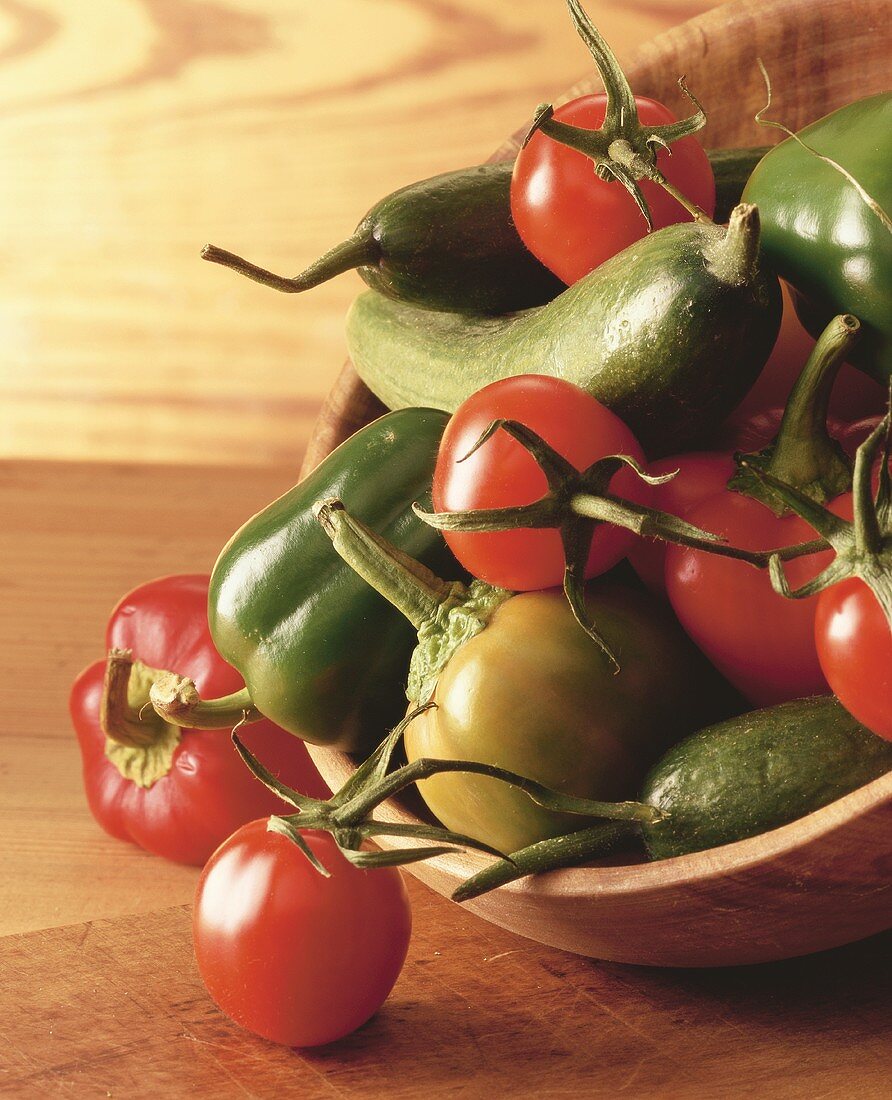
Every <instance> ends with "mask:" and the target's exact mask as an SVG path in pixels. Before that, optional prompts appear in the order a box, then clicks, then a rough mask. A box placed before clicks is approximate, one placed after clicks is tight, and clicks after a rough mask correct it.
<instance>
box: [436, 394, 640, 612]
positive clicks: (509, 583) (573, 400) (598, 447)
mask: <svg viewBox="0 0 892 1100" xmlns="http://www.w3.org/2000/svg"><path fill="white" fill-rule="evenodd" d="M499 419H510V420H516V421H519V422H520V423H521V424H523V425H525V426H526V427H528V428H531V429H532V430H533V431H534V432H536V433H537V434H538V435H540V436H541V437H542V438H543V439H545V441H546V442H547V443H549V444H550V445H551V446H552V447H553V448H554V449H555V450H556V451H557V452H558V453H559V454H561V455H562V456H563V457H564V458H565V459H567V461H568V462H570V463H571V464H572V465H573V466H575V467H576V469H577V470H585V469H586V468H587V467H588V466H590V465H591V464H592V463H593V462H595V461H596V460H597V459H599V458H603V457H605V456H607V455H613V454H626V455H630V456H631V457H633V458H634V459H635V460H636V461H638V462H639V463H641V464H642V465H643V463H644V461H645V459H644V452H643V451H642V449H641V446H640V444H639V443H638V441H637V440H636V438H635V436H634V435H633V434H632V432H631V431H630V429H629V428H627V427H626V425H625V424H624V423H623V421H622V420H620V419H619V417H618V416H616V415H615V414H614V413H612V412H611V411H610V410H609V409H608V408H606V407H605V406H604V405H602V404H601V403H600V402H599V401H596V400H595V398H594V397H591V396H590V395H589V394H587V393H586V392H585V391H584V390H581V389H580V388H579V387H578V386H574V385H573V384H572V383H570V382H565V381H563V380H562V379H560V378H550V377H546V376H544V375H538V374H523V375H517V376H516V377H514V378H503V379H501V380H500V381H498V382H493V383H491V384H490V385H488V386H484V387H483V389H481V390H478V391H477V393H475V394H472V395H471V396H470V397H469V398H468V399H467V400H466V401H464V402H463V403H462V404H461V405H460V406H459V407H458V409H457V410H456V411H455V413H454V414H453V416H452V419H451V420H450V421H449V423H448V424H447V425H446V431H445V432H444V434H443V439H442V442H441V444H440V450H439V453H438V455H437V464H436V468H435V471H434V484H433V504H434V510H435V511H436V512H461V511H469V510H477V509H489V508H506V507H511V506H515V505H521V504H531V503H532V502H534V501H536V500H538V499H539V498H540V497H542V496H544V495H545V493H546V492H547V491H548V483H547V481H546V477H545V474H544V473H543V472H542V470H541V468H540V467H539V465H538V463H537V462H536V460H535V459H534V458H533V456H532V455H531V454H530V453H529V452H528V451H527V450H526V449H525V448H524V447H523V446H522V445H521V444H520V443H518V442H517V441H516V440H515V439H512V438H511V437H510V436H509V435H507V434H506V433H505V432H503V431H498V432H496V433H495V434H494V435H492V436H491V437H490V438H489V439H488V440H487V441H486V442H485V443H484V444H483V445H482V446H481V447H479V448H478V449H477V450H476V451H475V452H474V453H473V454H472V455H471V456H470V457H465V456H466V455H467V454H468V452H469V451H470V450H471V449H472V448H473V446H474V444H475V443H476V442H477V440H478V439H479V438H480V436H481V435H482V434H483V432H484V431H485V430H486V428H488V427H489V425H490V424H491V423H492V422H493V421H494V420H499ZM609 488H610V492H611V493H614V494H616V495H618V496H622V497H625V498H627V499H630V500H634V501H637V502H639V503H645V502H646V501H647V500H649V499H650V488H649V486H647V485H646V484H645V483H644V482H643V481H642V480H641V479H640V478H639V477H638V475H637V474H636V473H635V472H634V471H633V470H631V469H629V468H628V467H625V466H624V467H622V468H621V469H620V470H619V471H618V472H617V473H616V474H615V475H614V476H613V478H612V479H611V481H610V486H609ZM444 536H445V538H446V542H447V543H448V545H449V548H450V550H451V551H452V552H453V554H455V556H456V558H457V559H458V560H459V561H460V562H461V564H462V565H463V566H464V567H465V568H466V569H467V570H468V572H469V573H471V574H473V575H474V576H475V577H478V578H479V579H480V580H484V581H487V582H488V583H489V584H493V585H497V586H500V587H502V588H510V589H512V590H514V591H519V592H520V591H524V592H528V591H535V590H538V589H540V588H551V587H554V586H556V585H559V584H561V582H562V580H563V575H564V549H563V545H562V542H561V536H560V534H559V532H558V531H557V530H556V529H538V530H531V529H528V528H522V529H518V530H511V531H472V532H460V531H444ZM634 538H635V536H634V535H633V534H632V533H631V532H629V531H626V530H625V529H623V528H620V527H613V526H608V525H606V524H605V525H602V526H600V527H599V528H598V529H597V530H596V532H595V535H594V538H593V540H592V546H591V551H590V553H589V558H588V565H587V569H586V576H587V577H594V576H598V575H600V574H601V573H603V572H605V571H606V570H607V569H609V568H611V566H613V565H615V564H616V563H617V562H618V561H620V560H621V559H622V558H623V557H624V556H625V554H626V551H627V550H628V548H629V546H630V545H631V543H632V541H633V540H634Z"/></svg>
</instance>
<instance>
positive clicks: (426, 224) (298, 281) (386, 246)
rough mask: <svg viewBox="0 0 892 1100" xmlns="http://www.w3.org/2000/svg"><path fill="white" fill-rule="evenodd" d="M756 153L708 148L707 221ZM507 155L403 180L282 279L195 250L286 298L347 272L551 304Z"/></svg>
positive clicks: (550, 280) (458, 297)
mask: <svg viewBox="0 0 892 1100" xmlns="http://www.w3.org/2000/svg"><path fill="white" fill-rule="evenodd" d="M764 152H765V150H764V149H720V150H717V151H715V152H711V153H709V154H708V156H709V159H710V162H711V164H712V166H713V172H714V173H715V181H716V214H715V218H716V221H725V220H726V219H727V217H728V214H729V213H730V210H731V207H732V206H734V205H736V204H737V203H738V202H739V201H740V195H741V193H742V191H743V187H744V184H745V183H746V181H747V179H748V178H749V175H750V173H751V172H752V170H753V168H754V167H755V166H756V164H758V162H759V160H760V159H761V157H762V154H763V153H764ZM513 168H514V162H513V161H510V160H509V161H500V162H499V163H497V164H482V165H478V166H476V167H474V168H462V169H459V170H458V171H455V172H445V173H443V174H442V175H439V176H433V177H432V178H431V179H426V180H421V181H419V182H418V183H411V184H409V185H408V186H407V187H401V188H400V189H399V190H398V191H394V192H393V193H392V194H390V195H387V196H385V197H384V198H383V199H381V200H380V202H377V203H375V205H374V206H373V207H372V208H371V210H369V212H368V213H367V214H366V215H365V217H364V218H363V219H362V221H361V222H360V223H359V225H358V226H357V227H356V231H355V232H354V233H353V235H352V236H351V237H348V238H347V240H346V241H343V242H342V243H341V244H339V245H335V247H334V248H332V249H331V250H330V251H329V252H326V254H325V255H324V256H322V257H320V258H319V259H318V260H316V262H315V263H313V264H311V265H310V266H309V267H308V268H307V269H306V271H303V272H301V274H300V275H296V276H294V278H285V277H283V276H280V275H275V274H273V273H272V272H270V271H266V270H265V269H263V268H260V267H257V266H256V265H255V264H252V263H249V262H248V261H247V260H243V259H242V258H241V257H240V256H235V255H234V254H233V253H231V252H226V251H225V250H223V249H220V248H216V247H215V246H213V245H208V246H207V247H206V248H205V250H204V252H203V256H204V258H205V259H207V260H211V261H213V262H214V263H220V264H224V265H225V266H227V267H231V268H234V269H235V270H236V271H238V272H240V273H241V274H242V275H246V276H247V277H248V278H251V279H255V280H256V281H257V282H261V283H264V284H265V285H267V286H271V287H273V288H274V289H276V290H280V291H282V292H284V293H286V294H296V293H299V292H300V291H303V290H309V289H310V288H311V287H314V286H318V285H319V284H320V283H323V282H325V281H326V280H327V279H331V278H333V277H334V276H335V275H340V274H341V273H342V272H344V271H349V270H351V269H352V268H356V270H357V271H358V273H359V275H360V276H361V277H362V279H363V280H364V281H365V282H366V283H367V284H368V285H369V286H370V287H372V289H373V290H377V291H380V292H381V293H382V294H386V295H387V296H388V297H391V298H396V299H399V300H401V301H404V302H413V303H415V304H416V305H421V306H425V307H426V308H428V309H441V310H447V311H459V312H465V313H482V314H495V313H508V312H510V311H511V310H518V309H528V308H529V307H531V306H537V305H542V304H543V303H545V302H549V301H551V299H552V298H554V297H556V295H558V294H560V292H561V291H562V290H564V289H565V284H564V283H563V282H561V280H560V279H559V278H558V277H557V276H556V275H554V274H552V272H551V271H549V270H548V268H546V267H545V266H544V264H542V263H540V262H539V260H537V259H536V257H535V256H534V255H533V254H532V253H531V252H529V251H528V250H527V248H526V246H525V245H524V243H523V241H522V240H521V239H520V236H519V235H518V233H517V230H516V229H515V228H514V223H513V222H512V220H511V205H510V188H511V173H512V171H513Z"/></svg>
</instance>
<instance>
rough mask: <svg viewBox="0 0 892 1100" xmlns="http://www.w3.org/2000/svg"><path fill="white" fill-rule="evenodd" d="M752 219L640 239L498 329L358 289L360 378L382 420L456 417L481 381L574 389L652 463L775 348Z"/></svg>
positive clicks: (350, 332)
mask: <svg viewBox="0 0 892 1100" xmlns="http://www.w3.org/2000/svg"><path fill="white" fill-rule="evenodd" d="M758 244H759V218H758V211H757V210H756V208H755V207H752V206H738V207H736V208H735V210H734V212H733V213H732V216H731V220H730V223H729V226H728V228H727V229H725V228H721V227H719V226H716V225H713V224H712V223H711V222H706V223H704V222H686V223H682V224H679V225H672V226H669V227H668V228H666V229H662V230H660V231H659V232H656V233H652V234H651V235H650V236H648V237H645V238H644V239H643V240H641V241H638V242H637V243H636V244H634V245H631V246H630V247H629V248H627V249H626V250H625V251H623V252H621V253H619V255H617V256H614V257H613V258H612V259H611V260H608V261H607V263H605V264H602V265H601V266H600V267H599V268H597V269H596V270H595V271H593V272H592V273H591V274H590V275H587V276H586V277H585V278H584V279H581V280H580V281H579V282H578V283H576V284H575V285H574V286H571V287H569V288H568V289H567V290H565V291H564V292H563V293H562V294H560V295H559V296H558V297H557V298H555V299H554V301H552V302H549V303H548V304H547V305H544V306H539V307H537V308H535V309H529V310H525V311H523V312H520V313H516V314H513V315H510V316H507V317H498V318H485V317H470V316H467V315H464V314H458V313H443V312H435V311H433V310H426V309H419V308H418V307H417V306H412V305H409V304H407V303H405V302H397V301H394V300H392V299H390V298H386V297H384V296H383V295H381V294H377V293H375V292H374V291H367V292H366V293H364V294H362V295H360V297H359V298H358V299H357V300H356V301H355V302H354V304H353V306H352V308H351V310H350V313H349V315H348V318H347V345H348V348H349V351H350V356H351V358H352V360H353V363H354V365H355V367H356V369H357V371H358V372H359V375H360V377H361V378H362V379H363V381H364V382H365V383H366V385H367V386H368V387H369V389H370V390H371V391H372V392H373V393H375V394H376V395H377V396H378V397H379V398H380V399H381V400H382V401H383V402H384V404H385V405H387V406H388V407H389V408H391V409H397V408H404V407H409V406H415V405H426V406H432V407H435V408H440V409H445V410H446V411H448V412H452V411H454V410H455V409H456V408H457V406H458V405H459V404H460V403H461V402H462V401H463V400H464V399H465V398H466V397H468V396H469V395H470V394H472V393H474V392H475V391H476V390H479V389H480V388H481V387H482V386H485V385H487V384H488V383H490V382H495V381H496V380H497V379H499V378H505V377H509V376H513V375H517V374H547V375H555V376H557V377H560V378H564V379H566V380H568V381H570V382H575V383H576V384H577V385H578V386H581V387H582V388H583V389H585V390H587V391H588V392H589V393H590V394H592V396H594V397H596V398H597V399H598V400H599V401H601V402H602V403H603V404H605V405H606V406H607V407H608V408H610V409H612V410H613V412H615V413H616V414H617V415H618V416H620V417H621V418H622V419H623V420H625V422H626V423H627V424H628V425H629V427H630V428H631V429H632V431H634V432H635V433H636V435H637V436H638V438H639V439H640V441H641V443H642V445H643V446H644V448H645V450H646V451H647V452H648V454H649V455H650V457H652V458H654V457H657V456H658V455H660V454H667V453H671V452H672V451H676V450H680V449H682V448H684V447H686V446H689V445H691V444H692V443H694V442H696V441H697V439H698V438H699V437H700V436H702V434H703V432H704V430H705V429H707V428H711V427H712V426H714V425H715V424H716V423H718V422H719V421H720V420H721V419H723V418H724V417H725V416H726V415H727V414H728V413H729V412H731V410H732V409H733V408H734V407H735V406H736V405H737V404H738V403H739V402H740V400H741V399H742V398H743V396H744V395H745V394H746V392H747V391H748V390H749V388H750V387H751V386H752V384H753V382H755V380H756V378H757V376H758V374H759V371H760V370H761V369H762V367H763V365H764V363H765V361H766V359H767V358H768V355H769V354H770V352H771V349H772V347H773V345H774V341H775V338H776V337H777V332H778V327H779V324H780V315H781V296H780V287H779V284H778V281H777V278H776V277H775V276H774V274H773V273H770V272H768V271H764V270H760V268H759V263H758Z"/></svg>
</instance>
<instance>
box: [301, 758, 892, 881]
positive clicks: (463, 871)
mask: <svg viewBox="0 0 892 1100" xmlns="http://www.w3.org/2000/svg"><path fill="white" fill-rule="evenodd" d="M309 747H310V749H311V754H312V755H313V757H314V760H317V761H318V762H319V763H321V764H322V767H323V777H324V778H326V779H328V776H326V775H325V763H326V757H327V758H328V762H331V761H332V758H337V759H339V760H342V759H343V758H342V757H341V755H340V754H337V753H333V752H331V750H324V749H323V750H319V749H318V748H317V749H316V750H315V752H313V751H312V750H313V746H309ZM886 807H888V808H889V809H890V811H892V770H890V771H888V772H887V773H886V774H885V775H881V776H879V777H878V778H877V779H874V780H872V781H871V782H869V783H866V784H864V785H863V786H861V787H858V788H857V789H856V790H854V791H851V792H850V793H849V794H846V795H843V796H842V797H841V798H838V799H835V800H834V801H833V802H830V803H828V804H827V805H826V806H822V807H821V808H820V809H818V810H814V811H813V812H812V813H810V814H806V815H805V817H800V818H797V819H796V820H795V821H791V822H789V823H788V824H786V825H781V826H779V827H778V828H776V829H770V830H769V831H767V832H764V833H759V834H757V835H756V836H751V837H747V838H745V839H744V840H738V841H734V842H732V843H730V844H722V845H720V846H718V847H715V848H706V849H703V850H702V851H699V852H691V853H689V854H687V855H681V856H672V857H670V858H668V859H662V860H654V861H645V862H640V863H638V862H634V863H621V864H609V865H592V866H587V867H568V868H561V869H559V870H555V871H549V872H545V873H542V874H538V875H535V876H529V877H527V878H524V879H518V880H516V881H515V882H511V883H507V884H506V885H505V886H502V887H500V889H499V893H501V892H503V891H505V890H508V891H511V892H518V891H522V892H525V893H535V894H537V896H541V897H543V898H546V897H562V898H567V897H570V898H576V899H581V898H591V897H592V896H595V895H597V896H600V897H610V896H618V895H622V896H624V897H631V896H633V895H636V894H641V895H646V894H652V893H654V892H659V891H661V890H671V889H674V888H676V887H679V886H682V885H684V886H686V887H689V886H691V885H692V884H696V883H706V882H709V881H710V880H713V879H723V878H727V877H728V875H729V874H731V873H740V872H742V871H745V870H748V869H751V868H753V867H756V866H758V865H759V864H762V863H765V862H766V861H768V860H772V859H775V858H777V857H782V856H784V855H785V854H789V853H792V852H794V851H798V850H801V849H802V848H803V847H805V846H810V845H813V844H816V843H818V842H819V841H821V840H823V839H824V838H826V837H828V836H831V835H832V834H833V833H835V832H837V831H838V830H841V829H847V828H850V827H852V826H853V825H854V824H855V823H856V822H857V821H859V820H860V819H862V818H866V817H869V816H871V815H873V814H875V813H879V812H881V811H882V810H883V809H885V808H886ZM380 810H381V811H382V812H381V813H380V817H381V818H382V819H383V820H386V821H391V822H394V821H397V822H403V821H407V820H408V821H416V820H417V818H416V817H415V815H414V814H412V813H411V812H410V811H409V810H407V809H405V808H404V807H403V806H402V805H401V804H400V803H399V802H385V803H384V804H383V805H382V806H381V807H380ZM377 839H378V843H379V844H380V846H381V847H382V848H387V849H397V848H404V847H412V846H413V845H414V843H415V842H414V841H411V840H409V839H405V838H394V837H380V838H377ZM491 863H492V859H491V857H488V856H486V855H483V854H481V853H478V852H474V851H469V850H456V851H455V852H449V853H446V854H444V855H440V856H436V857H433V858H432V859H429V860H425V861H424V862H423V863H421V864H411V865H410V866H409V867H408V868H407V870H409V871H410V872H411V873H412V874H416V875H419V876H420V877H425V873H427V874H431V875H436V876H444V877H448V878H449V879H456V880H463V879H465V878H467V877H469V876H470V875H472V874H474V873H476V872H477V871H479V870H483V868H485V867H487V866H489V865H490V864H491Z"/></svg>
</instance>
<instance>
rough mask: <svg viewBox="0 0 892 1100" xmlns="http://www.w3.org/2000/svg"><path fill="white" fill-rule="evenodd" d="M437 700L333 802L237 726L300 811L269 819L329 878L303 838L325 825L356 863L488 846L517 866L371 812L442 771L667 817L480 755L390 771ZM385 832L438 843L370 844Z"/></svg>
mask: <svg viewBox="0 0 892 1100" xmlns="http://www.w3.org/2000/svg"><path fill="white" fill-rule="evenodd" d="M432 706H434V704H433V703H428V704H425V705H424V706H421V707H415V708H413V709H412V710H411V711H410V712H409V714H407V715H406V717H405V718H404V719H403V720H402V722H400V723H399V725H397V726H396V727H395V728H394V729H393V730H392V731H391V732H390V733H389V734H388V735H387V737H386V738H385V739H384V740H383V741H382V742H381V744H380V745H379V746H378V747H377V748H376V749H375V751H374V752H373V753H372V754H371V756H369V757H368V759H366V760H365V761H364V762H363V763H362V764H360V765H359V767H358V768H357V769H356V771H355V772H354V773H353V775H351V776H350V778H349V779H348V780H347V781H346V782H345V783H344V785H343V786H342V787H341V789H340V790H339V791H337V792H336V793H335V794H333V795H332V796H331V798H329V799H327V800H322V799H317V798H308V797H306V796H305V795H301V794H299V793H298V792H297V791H294V790H292V789H291V788H289V787H287V786H286V785H285V784H283V783H282V782H281V781H280V780H278V779H277V778H276V777H275V776H274V775H272V774H271V773H270V772H269V771H268V770H267V769H266V768H265V767H264V766H263V764H262V763H261V762H260V761H259V760H258V759H257V758H256V757H255V756H254V755H253V754H252V753H251V752H249V751H248V749H246V748H245V746H244V745H243V744H242V743H241V741H240V740H239V738H238V734H237V730H233V734H232V739H233V742H234V744H235V746H236V748H237V749H238V751H239V753H240V755H241V757H242V759H243V760H244V762H245V764H246V765H247V766H248V768H249V769H250V771H251V772H252V773H253V775H254V776H255V778H257V779H259V780H260V781H261V782H262V783H263V784H264V786H266V787H267V788H268V789H269V790H270V791H271V792H272V793H273V794H275V795H277V796H278V797H279V798H280V799H281V800H282V801H283V802H286V803H287V804H288V805H290V806H293V807H294V809H295V810H296V813H294V814H288V815H274V816H272V817H270V818H269V820H268V823H267V828H268V829H269V830H270V831H271V832H276V833H280V834H281V835H283V836H286V837H288V838H289V839H290V840H291V841H293V842H294V843H295V844H296V845H297V846H298V848H299V849H300V850H301V852H303V854H304V855H305V856H306V858H307V859H308V860H309V861H310V863H311V864H312V865H313V867H314V868H315V869H316V870H317V871H318V872H319V873H320V874H321V875H324V876H326V877H328V874H329V872H328V871H327V869H326V868H325V867H324V866H323V864H322V863H321V862H320V861H319V859H318V858H317V857H316V856H315V854H314V853H313V851H312V850H311V848H310V847H309V845H308V844H307V842H306V840H305V839H304V838H303V836H302V833H303V832H304V831H306V830H322V831H325V832H327V833H329V834H330V835H331V837H332V838H333V840H334V841H335V843H336V844H337V845H338V848H339V849H340V850H341V852H342V853H343V854H344V856H345V857H346V858H347V859H348V860H349V861H350V862H351V863H352V864H354V865H355V866H357V867H362V868H374V867H395V866H402V865H404V864H408V863H416V862H418V861H420V860H424V859H432V858H434V857H435V856H439V855H444V854H446V853H448V852H453V851H455V850H456V849H457V848H472V849H474V850H476V851H481V852H486V853H487V854H489V855H494V856H497V857H499V858H500V859H503V860H507V861H508V863H509V864H510V863H511V857H510V856H507V855H505V854H504V853H502V852H500V851H499V850H498V849H497V848H493V847H492V846H491V845H489V844H484V843H483V842H481V841H479V840H475V839H474V838H472V837H469V836H465V835H463V834H461V833H457V832H453V831H452V830H449V829H445V828H443V827H442V826H439V825H425V824H423V823H421V822H418V823H417V824H416V823H400V822H389V821H380V820H377V819H376V818H375V817H374V816H372V815H373V813H374V811H375V809H376V808H377V807H378V806H380V804H381V803H382V802H384V801H385V800H386V799H388V798H392V797H393V796H394V795H396V794H399V792H400V791H402V790H405V789H406V788H407V787H409V786H411V785H412V784H415V783H418V782H420V781H421V780H424V779H428V778H429V777H430V776H432V775H437V774H441V773H443V772H471V773H474V774H476V775H487V776H490V777H492V778H495V779H499V780H501V781H502V782H505V783H509V784H510V785H511V786H512V787H516V788H518V789H519V790H521V791H523V792H524V793H525V794H526V795H527V796H528V797H529V798H530V799H532V801H533V802H535V803H537V804H538V805H540V806H543V807H545V808H546V809H549V810H554V811H556V812H563V813H571V814H580V815H586V816H593V817H599V818H604V817H606V818H610V819H611V820H614V821H622V822H636V821H638V822H641V821H646V822H653V821H655V820H657V819H659V817H661V816H662V815H661V813H660V811H659V810H657V809H655V808H654V807H651V806H644V805H642V804H639V803H631V802H630V803H609V802H595V801H590V800H589V799H585V798H575V797H573V796H571V795H564V794H560V793H558V792H557V791H553V790H551V789H549V788H548V787H545V786H544V785H543V784H541V783H537V782H535V781H534V780H532V779H527V778H526V777H525V776H522V775H518V774H516V773H515V772H512V771H508V770H507V769H505V768H498V767H494V766H492V765H490V764H482V763H478V762H476V761H467V760H466V761H462V760H436V759H431V758H422V759H418V760H414V761H412V762H411V763H410V764H403V765H401V766H399V767H397V768H396V769H395V770H393V771H391V770H390V766H391V763H392V761H393V757H394V753H395V751H396V749H397V747H398V745H399V743H400V740H401V739H402V736H403V733H404V731H405V729H406V727H407V726H408V725H409V723H410V722H412V721H413V720H414V719H415V718H417V717H418V715H419V714H421V713H423V711H425V710H427V709H429V708H430V707H432ZM608 827H609V826H608ZM379 836H391V837H406V838H411V839H415V840H424V841H430V842H431V843H430V844H428V845H426V846H424V847H413V848H398V849H394V850H391V851H377V850H369V849H368V848H367V847H364V845H365V844H366V842H367V841H369V840H374V838H375V837H379Z"/></svg>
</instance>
